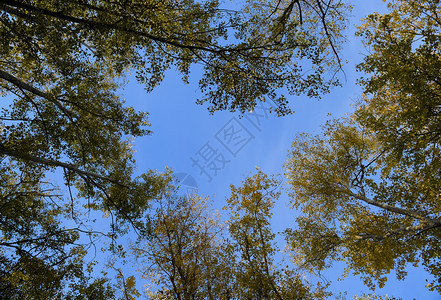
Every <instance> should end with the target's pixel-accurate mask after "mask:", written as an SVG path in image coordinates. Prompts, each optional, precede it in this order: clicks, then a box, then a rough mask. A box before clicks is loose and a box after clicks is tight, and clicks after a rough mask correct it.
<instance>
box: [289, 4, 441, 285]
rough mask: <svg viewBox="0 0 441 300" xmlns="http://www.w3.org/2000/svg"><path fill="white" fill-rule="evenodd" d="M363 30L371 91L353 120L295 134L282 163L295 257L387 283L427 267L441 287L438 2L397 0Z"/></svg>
mask: <svg viewBox="0 0 441 300" xmlns="http://www.w3.org/2000/svg"><path fill="white" fill-rule="evenodd" d="M389 8H390V9H391V11H390V13H387V14H384V15H380V14H373V15H370V16H369V17H368V18H367V19H366V22H365V24H364V25H363V26H362V27H361V30H360V35H362V36H363V37H364V40H365V43H366V44H367V45H368V46H369V47H370V48H371V54H370V55H368V56H367V57H366V58H365V60H364V62H363V63H362V64H361V65H360V66H359V67H360V68H361V70H363V71H365V72H366V73H367V74H369V75H371V76H370V77H367V78H365V79H362V80H361V84H362V85H363V86H364V88H365V94H364V95H363V98H362V100H361V102H360V103H359V106H358V108H357V110H356V111H355V113H354V114H353V115H352V116H351V118H349V119H343V120H335V121H331V122H328V123H327V124H326V125H325V126H324V131H323V134H322V135H317V136H310V135H301V136H298V137H297V138H296V139H295V141H294V143H293V146H292V152H291V154H290V157H289V159H288V161H287V163H286V170H287V176H288V178H289V181H290V185H291V189H292V199H293V200H292V202H293V205H294V206H296V207H299V208H301V209H302V211H303V214H302V215H301V216H300V217H298V218H297V222H298V228H296V229H292V230H288V231H287V239H288V240H289V241H290V242H291V246H292V249H293V250H294V251H298V253H301V255H299V256H298V257H297V258H298V261H299V262H300V263H303V264H304V266H306V267H307V268H309V269H311V270H323V269H324V268H327V267H329V266H330V264H331V262H332V261H333V260H344V261H346V263H347V270H348V272H349V271H351V272H353V273H355V274H361V275H362V277H363V278H364V280H365V282H366V283H367V284H368V285H369V286H371V287H375V285H376V283H378V285H379V286H383V285H384V284H385V282H386V279H387V278H386V276H385V275H386V274H388V273H389V272H390V271H391V270H395V271H396V273H397V277H398V278H399V279H403V278H404V277H405V275H406V268H405V267H406V265H408V264H412V265H414V266H417V265H419V264H422V265H423V266H425V268H426V269H427V270H428V271H429V272H430V273H431V274H432V275H433V276H434V277H435V280H433V281H431V282H429V283H428V285H427V287H428V288H429V289H430V290H437V291H438V292H440V293H441V281H440V278H441V273H440V270H441V268H440V267H441V259H440V258H441V249H440V246H439V239H440V237H441V206H440V203H441V202H440V200H441V199H440V193H439V191H440V188H441V186H440V183H441V177H440V176H441V172H440V170H441V160H440V157H441V156H440V128H441V127H440V125H441V122H440V118H439V108H440V105H441V98H440V95H441V93H440V92H441V90H440V82H441V81H440V74H439V69H440V63H441V60H440V57H441V56H440V54H441V53H440V51H441V48H440V42H441V38H440V35H439V32H440V29H441V27H440V26H441V19H440V18H439V13H440V10H441V9H440V4H439V1H418V2H407V1H391V2H390V4H389Z"/></svg>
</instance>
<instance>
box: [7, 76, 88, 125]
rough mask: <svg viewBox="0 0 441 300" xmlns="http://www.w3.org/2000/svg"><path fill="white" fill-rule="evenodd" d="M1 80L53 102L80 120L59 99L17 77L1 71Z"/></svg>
mask: <svg viewBox="0 0 441 300" xmlns="http://www.w3.org/2000/svg"><path fill="white" fill-rule="evenodd" d="M0 78H2V79H4V80H6V81H8V82H10V83H12V84H13V85H15V86H17V87H18V88H20V89H23V90H27V91H29V92H31V93H33V94H34V95H37V96H40V97H42V98H44V99H46V100H48V101H50V102H52V103H53V104H55V105H56V106H57V107H58V108H59V109H60V110H61V111H62V112H63V113H64V114H66V115H67V116H68V117H75V118H77V119H79V116H78V115H77V114H76V113H74V112H73V111H71V110H69V109H67V108H65V107H64V106H63V104H61V103H60V102H59V101H58V100H57V99H55V98H54V97H52V96H51V95H49V94H47V93H45V92H43V91H40V90H39V89H37V88H35V87H33V86H31V85H30V84H28V83H26V82H23V81H21V80H20V79H18V78H17V77H15V76H13V75H11V74H9V73H7V72H5V71H3V70H0Z"/></svg>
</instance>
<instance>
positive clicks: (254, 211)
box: [132, 172, 329, 300]
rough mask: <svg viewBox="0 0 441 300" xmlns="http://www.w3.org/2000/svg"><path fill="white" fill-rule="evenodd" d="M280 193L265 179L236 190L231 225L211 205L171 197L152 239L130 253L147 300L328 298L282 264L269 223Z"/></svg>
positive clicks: (142, 239) (256, 178)
mask: <svg viewBox="0 0 441 300" xmlns="http://www.w3.org/2000/svg"><path fill="white" fill-rule="evenodd" d="M279 187H280V184H279V182H278V181H277V180H274V179H272V178H269V177H268V176H266V175H265V174H263V173H262V172H258V173H257V174H255V175H254V176H252V177H250V178H247V179H246V180H245V181H244V182H243V186H241V187H235V186H231V192H232V193H231V197H230V198H229V199H227V202H228V205H227V207H226V208H225V210H228V211H229V218H228V220H227V221H226V223H225V224H222V223H220V221H219V216H218V214H217V213H215V212H213V211H212V210H211V209H210V207H209V206H207V199H203V198H200V197H197V196H196V195H193V196H191V197H176V196H173V195H170V194H169V195H166V197H165V198H164V199H163V200H161V201H159V202H158V205H157V209H156V215H155V217H154V219H155V220H156V221H155V222H153V223H152V225H153V230H152V231H153V233H152V236H153V237H152V238H151V239H146V237H142V236H140V237H139V239H138V241H137V243H136V244H135V245H134V246H133V248H132V249H133V252H134V253H135V255H136V256H137V257H138V259H139V260H138V262H137V263H138V264H140V265H142V266H143V269H142V272H143V275H144V279H146V280H147V282H148V284H147V286H148V289H147V291H148V296H149V297H150V298H151V299H182V300H186V299H323V298H325V297H326V296H327V295H329V293H327V292H325V290H324V288H323V287H322V286H313V285H311V284H309V283H308V282H306V281H305V280H303V279H302V277H301V276H300V274H299V273H297V272H295V271H294V270H293V269H291V268H289V267H288V266H286V267H282V266H281V263H276V260H275V255H276V253H277V252H278V249H277V247H276V245H275V243H274V237H275V235H274V234H273V233H272V231H271V228H270V217H271V214H272V213H271V209H272V207H273V205H274V201H275V200H276V198H277V197H278V194H279V193H278V192H277V189H278V188H279ZM164 200H165V201H164ZM226 229H228V231H226ZM227 236H229V237H227Z"/></svg>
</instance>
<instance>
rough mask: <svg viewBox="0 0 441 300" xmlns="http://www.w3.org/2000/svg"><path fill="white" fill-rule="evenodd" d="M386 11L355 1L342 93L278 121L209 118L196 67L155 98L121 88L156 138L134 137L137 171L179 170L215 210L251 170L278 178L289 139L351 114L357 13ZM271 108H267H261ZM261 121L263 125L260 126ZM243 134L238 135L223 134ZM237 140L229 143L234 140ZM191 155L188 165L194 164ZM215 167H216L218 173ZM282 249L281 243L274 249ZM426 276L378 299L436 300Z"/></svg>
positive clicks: (359, 287) (303, 102)
mask: <svg viewBox="0 0 441 300" xmlns="http://www.w3.org/2000/svg"><path fill="white" fill-rule="evenodd" d="M381 10H384V3H383V2H382V1H381V0H375V1H374V0H372V1H360V2H359V3H358V2H357V3H355V4H354V11H353V12H352V17H351V18H350V24H349V27H348V31H347V38H348V42H347V43H346V44H345V45H344V50H343V52H342V58H343V59H345V60H348V61H349V63H348V64H347V65H346V66H345V67H344V71H345V73H346V80H345V81H344V82H343V87H342V88H334V89H333V90H332V91H331V93H330V94H328V95H325V96H324V97H323V99H322V100H319V101H318V100H314V99H308V98H307V97H289V100H290V101H291V104H292V105H293V108H294V110H295V114H293V115H290V116H287V117H282V118H277V117H276V116H275V115H270V116H268V117H266V115H265V109H264V108H259V107H257V108H256V109H255V111H254V114H258V115H259V120H258V119H257V118H256V116H254V117H253V116H249V117H248V118H247V117H244V118H239V117H238V114H237V113H236V114H235V113H230V112H217V113H215V114H214V115H209V113H208V111H207V109H206V106H200V105H196V104H195V101H196V99H197V98H198V96H200V93H199V91H198V87H197V81H198V75H199V74H200V72H199V68H198V67H197V66H196V67H194V68H193V72H192V80H190V82H191V83H190V84H189V85H185V84H184V83H182V81H181V80H180V78H179V75H177V73H176V72H174V70H171V71H170V72H168V73H167V75H168V76H166V79H165V81H164V82H163V83H162V84H161V85H160V86H159V87H157V88H156V89H155V90H154V91H153V92H152V93H150V94H146V93H145V91H144V90H143V87H142V86H140V85H137V84H135V83H134V82H133V81H132V82H131V83H130V84H129V85H128V86H127V87H126V88H125V90H124V91H123V94H124V97H125V98H126V99H127V104H128V105H131V106H134V107H135V108H136V109H139V110H143V111H147V112H149V113H150V117H149V120H150V122H151V123H152V126H151V129H152V130H153V132H154V133H153V135H152V136H148V137H142V138H138V139H136V140H135V149H136V151H137V152H136V156H135V157H136V160H137V166H138V172H140V173H141V172H145V171H147V170H148V169H157V170H159V171H162V170H164V169H165V167H166V166H168V167H171V168H173V170H174V171H175V172H176V173H185V174H188V175H190V176H192V177H193V178H194V179H195V181H196V182H197V185H198V188H199V193H200V194H203V195H207V196H209V197H210V198H211V199H212V200H213V202H214V206H215V207H216V208H221V207H222V206H224V205H225V203H226V202H225V197H226V196H228V194H229V185H230V184H235V185H240V182H241V181H242V180H244V179H245V177H246V176H247V175H249V174H250V173H251V172H255V168H256V166H257V167H260V168H261V169H262V170H263V171H264V172H266V173H269V174H273V173H283V163H284V162H285V160H286V157H287V153H288V150H289V148H290V144H291V141H292V140H293V138H294V136H295V135H296V134H297V133H300V132H318V131H319V130H320V125H321V124H323V123H324V122H325V121H326V120H327V119H328V118H330V117H329V116H328V114H332V117H340V116H343V115H344V114H345V113H348V112H350V111H351V109H352V108H351V104H353V103H354V101H355V100H356V99H357V98H358V97H359V96H360V93H361V89H360V88H359V87H358V86H356V84H355V82H356V78H357V77H358V76H360V74H358V73H356V72H355V64H356V63H359V62H361V59H362V58H363V54H364V53H366V50H365V49H363V47H362V45H361V42H360V41H359V40H358V39H357V38H355V37H354V31H355V25H356V24H358V23H359V20H360V18H361V17H362V16H365V15H367V14H368V13H371V12H374V11H381ZM265 106H266V107H268V104H265ZM259 121H260V124H258V122H259ZM238 130H241V135H240V137H238V136H239V135H236V136H234V137H233V136H232V135H228V133H229V132H230V133H231V132H234V131H236V132H237V131H238ZM233 138H234V140H233ZM208 157H209V158H211V163H212V165H211V166H208V165H207V167H206V168H205V172H206V173H204V171H201V169H199V168H198V167H197V165H196V164H195V163H194V161H198V163H200V164H201V163H202V161H203V160H204V158H208ZM192 158H193V160H192ZM215 168H219V170H215ZM286 204H287V199H286V197H284V198H282V199H281V201H280V202H279V203H277V205H276V210H275V216H274V224H273V228H274V230H275V231H280V230H283V229H284V228H286V227H288V226H291V225H292V224H293V221H294V220H293V216H294V214H295V212H294V211H291V210H288V209H287V205H286ZM279 246H280V248H283V245H279ZM341 275H342V266H340V265H339V266H336V268H334V269H332V270H330V271H328V272H326V273H325V276H326V277H327V279H329V280H332V281H333V283H332V285H331V287H330V289H331V290H333V291H340V292H344V291H347V292H348V296H352V295H355V294H358V295H360V294H361V293H362V292H369V290H368V289H367V288H366V287H364V285H363V283H362V282H361V281H360V280H359V278H358V277H354V276H351V275H350V276H349V277H348V278H347V279H346V280H345V281H340V282H337V281H336V278H337V276H341ZM427 276H428V275H427V274H426V273H425V272H424V271H423V270H422V269H421V268H420V269H411V268H409V275H408V276H407V278H406V280H404V281H396V280H395V279H394V276H390V279H389V280H388V283H387V284H386V287H385V288H383V289H381V290H377V291H376V292H377V294H381V295H386V294H389V295H393V296H396V297H402V298H403V299H413V298H416V299H439V295H437V294H436V293H430V292H429V291H428V290H427V289H426V288H425V287H424V286H425V278H427Z"/></svg>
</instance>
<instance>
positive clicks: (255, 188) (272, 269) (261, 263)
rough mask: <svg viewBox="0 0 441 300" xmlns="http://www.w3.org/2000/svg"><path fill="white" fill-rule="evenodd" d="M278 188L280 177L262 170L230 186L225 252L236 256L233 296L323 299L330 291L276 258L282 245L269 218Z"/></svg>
mask: <svg viewBox="0 0 441 300" xmlns="http://www.w3.org/2000/svg"><path fill="white" fill-rule="evenodd" d="M279 188H280V181H279V180H277V179H274V178H271V177H268V176H267V175H265V174H264V173H263V172H261V171H258V172H257V173H256V174H255V175H253V176H252V177H249V178H247V179H246V180H244V182H243V185H242V186H240V187H235V186H233V185H232V186H231V196H230V198H229V199H227V203H228V206H227V210H229V211H230V216H229V220H228V221H227V226H228V231H229V234H230V237H231V238H230V239H229V240H227V241H226V243H225V252H226V253H228V254H229V255H230V256H232V257H234V258H235V262H234V265H233V274H234V279H233V280H234V282H235V293H234V297H233V299H279V300H282V299H324V298H326V296H329V295H330V294H329V293H326V292H325V291H324V289H323V287H322V286H320V285H319V286H317V287H315V286H313V285H310V284H308V282H306V281H304V280H303V279H302V277H301V274H300V273H298V272H296V271H295V270H293V269H291V268H289V266H288V265H286V267H282V263H281V262H280V261H279V262H277V261H276V259H275V255H276V253H277V252H278V250H279V249H278V248H277V246H276V243H275V242H274V238H275V234H274V233H273V232H272V230H271V222H270V221H271V216H272V208H273V206H274V203H275V201H277V199H278V198H279V196H280V192H279V191H278V189H279Z"/></svg>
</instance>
